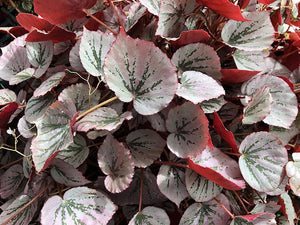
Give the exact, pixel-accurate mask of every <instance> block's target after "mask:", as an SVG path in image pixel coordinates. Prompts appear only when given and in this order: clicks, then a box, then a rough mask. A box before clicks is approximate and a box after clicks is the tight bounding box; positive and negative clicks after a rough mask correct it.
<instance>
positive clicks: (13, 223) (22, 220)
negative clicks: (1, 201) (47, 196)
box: [0, 195, 38, 225]
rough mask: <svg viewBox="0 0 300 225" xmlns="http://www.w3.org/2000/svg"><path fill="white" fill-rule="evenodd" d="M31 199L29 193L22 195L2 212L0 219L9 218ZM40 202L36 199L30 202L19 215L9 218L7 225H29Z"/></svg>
mask: <svg viewBox="0 0 300 225" xmlns="http://www.w3.org/2000/svg"><path fill="white" fill-rule="evenodd" d="M30 201H31V198H30V197H29V196H28V195H20V196H19V197H17V198H16V199H14V200H13V202H12V203H11V204H10V205H9V206H8V207H7V208H6V209H5V210H4V211H3V212H2V213H1V215H0V221H2V222H4V221H6V220H8V219H9V218H10V217H11V216H12V215H15V214H16V213H17V212H18V211H19V210H21V209H22V208H23V207H24V206H25V205H26V204H28V203H29V202H30ZM37 205H38V202H37V201H34V202H32V203H31V204H29V205H28V206H27V207H26V208H24V209H23V210H22V211H20V212H19V213H18V215H17V216H15V217H14V218H12V219H11V220H9V222H8V223H7V225H27V224H29V223H30V221H31V220H32V218H33V216H34V214H35V212H36V210H37Z"/></svg>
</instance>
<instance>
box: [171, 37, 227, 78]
mask: <svg viewBox="0 0 300 225" xmlns="http://www.w3.org/2000/svg"><path fill="white" fill-rule="evenodd" d="M172 63H174V65H175V66H176V69H177V70H178V71H179V72H180V74H181V73H182V72H184V71H198V72H202V73H205V74H206V75H209V76H211V77H213V78H215V79H219V78H221V72H220V70H221V64H220V59H219V57H218V55H217V52H216V51H215V50H214V49H213V48H212V47H210V46H209V45H206V44H203V43H195V44H189V45H186V46H183V47H181V48H179V49H178V50H177V51H176V52H175V53H174V55H173V57H172Z"/></svg>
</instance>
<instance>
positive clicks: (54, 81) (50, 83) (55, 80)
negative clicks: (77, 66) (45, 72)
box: [33, 72, 66, 97]
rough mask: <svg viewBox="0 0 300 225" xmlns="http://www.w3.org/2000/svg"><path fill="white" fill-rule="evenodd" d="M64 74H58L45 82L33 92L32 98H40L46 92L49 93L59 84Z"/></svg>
mask: <svg viewBox="0 0 300 225" xmlns="http://www.w3.org/2000/svg"><path fill="white" fill-rule="evenodd" d="M65 75H66V74H65V72H58V73H56V74H54V75H52V76H51V77H49V78H48V79H47V80H45V81H44V82H43V83H42V84H41V85H40V86H39V87H38V88H37V89H35V91H34V92H33V96H34V97H40V96H43V95H45V94H47V93H48V92H50V91H51V90H52V89H53V88H55V87H56V86H57V85H59V83H60V82H61V81H62V80H63V79H64V77H65Z"/></svg>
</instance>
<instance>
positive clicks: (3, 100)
mask: <svg viewBox="0 0 300 225" xmlns="http://www.w3.org/2000/svg"><path fill="white" fill-rule="evenodd" d="M16 100H17V95H16V93H15V92H13V91H12V90H9V89H7V88H5V89H1V90H0V105H5V104H7V103H10V102H15V101H16Z"/></svg>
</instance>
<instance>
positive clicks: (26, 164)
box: [23, 139, 33, 178]
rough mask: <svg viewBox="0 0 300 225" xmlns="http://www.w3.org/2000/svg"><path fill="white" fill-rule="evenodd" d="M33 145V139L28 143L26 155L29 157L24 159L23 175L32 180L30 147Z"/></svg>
mask: <svg viewBox="0 0 300 225" xmlns="http://www.w3.org/2000/svg"><path fill="white" fill-rule="evenodd" d="M31 143H32V139H29V140H28V141H27V142H26V145H25V149H24V155H26V156H27V157H23V173H24V176H25V177H26V178H30V174H31V172H32V165H33V163H32V156H31V150H30V146H31Z"/></svg>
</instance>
